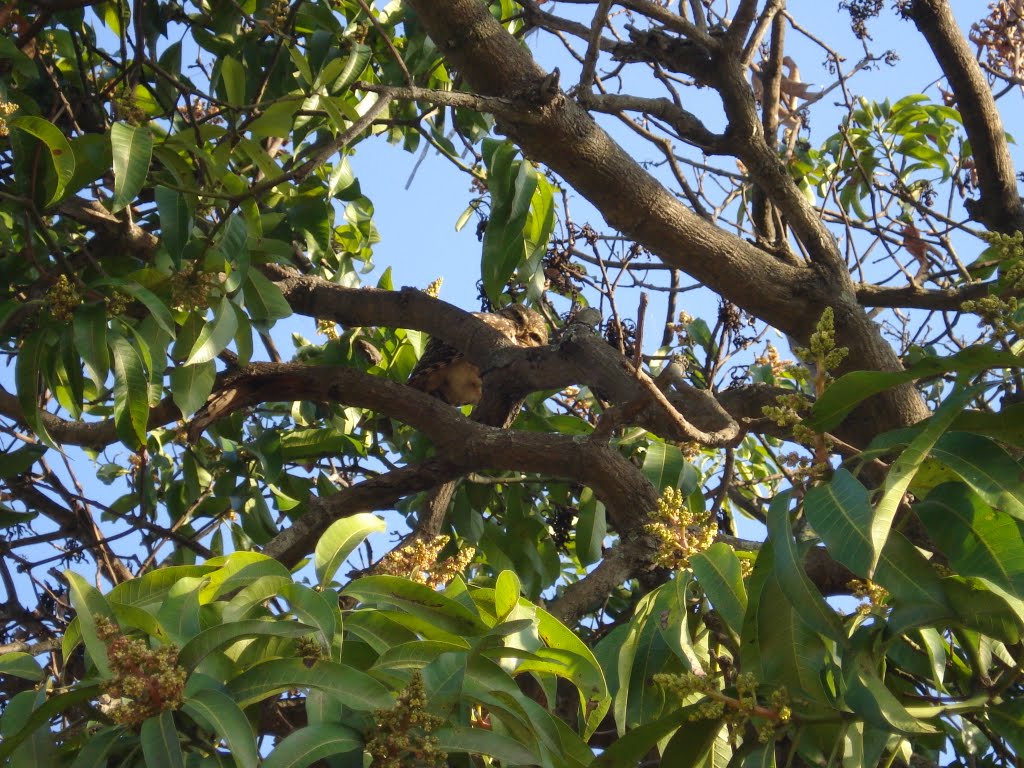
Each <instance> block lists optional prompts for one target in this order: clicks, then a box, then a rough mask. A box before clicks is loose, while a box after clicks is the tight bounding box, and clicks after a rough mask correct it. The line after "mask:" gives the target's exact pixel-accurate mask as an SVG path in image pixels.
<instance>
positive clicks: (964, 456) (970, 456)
mask: <svg viewBox="0 0 1024 768" xmlns="http://www.w3.org/2000/svg"><path fill="white" fill-rule="evenodd" d="M931 455H932V457H933V458H935V459H936V460H938V461H940V462H942V464H944V465H945V466H946V467H948V468H949V469H951V470H953V472H955V473H956V474H958V475H959V476H960V477H961V478H963V480H964V482H965V483H967V484H968V485H969V486H971V488H972V489H973V490H974V492H975V493H977V494H978V495H979V496H981V498H982V499H984V500H985V502H986V503H987V504H989V505H990V506H992V507H994V508H996V509H1000V510H1002V511H1003V512H1005V513H1007V514H1008V515H1011V516H1013V517H1015V518H1017V519H1018V520H1024V483H1022V482H1021V476H1022V472H1024V468H1022V467H1021V465H1020V464H1019V463H1018V462H1017V461H1015V460H1014V459H1013V458H1011V457H1010V455H1009V454H1007V453H1006V451H1004V450H1003V449H1002V448H1001V447H999V445H998V444H996V443H995V442H993V441H992V440H989V439H988V438H986V437H981V436H980V435H972V434H969V433H966V432H947V433H946V434H944V435H943V436H942V437H940V438H939V440H938V441H937V442H936V444H935V447H934V448H933V449H932V452H931Z"/></svg>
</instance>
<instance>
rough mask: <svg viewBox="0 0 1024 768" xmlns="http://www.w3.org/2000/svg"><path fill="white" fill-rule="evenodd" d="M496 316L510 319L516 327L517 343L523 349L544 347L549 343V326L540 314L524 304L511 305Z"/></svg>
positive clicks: (499, 311) (500, 310)
mask: <svg viewBox="0 0 1024 768" xmlns="http://www.w3.org/2000/svg"><path fill="white" fill-rule="evenodd" d="M495 314H498V315H501V316H502V317H505V318H508V319H509V320H511V321H512V323H513V325H514V327H515V342H516V344H518V345H519V346H521V347H543V346H544V345H545V344H547V343H548V324H547V322H545V320H544V316H543V315H541V314H540V312H535V311H534V310H532V309H530V308H529V307H524V306H523V305H522V304H509V305H508V306H507V307H502V308H501V309H499V310H498V311H497V312H496V313H495Z"/></svg>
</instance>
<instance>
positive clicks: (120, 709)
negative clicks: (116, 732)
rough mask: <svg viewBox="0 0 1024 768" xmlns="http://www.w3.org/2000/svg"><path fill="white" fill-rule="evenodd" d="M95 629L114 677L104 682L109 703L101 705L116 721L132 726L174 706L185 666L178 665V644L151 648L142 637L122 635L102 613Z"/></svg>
mask: <svg viewBox="0 0 1024 768" xmlns="http://www.w3.org/2000/svg"><path fill="white" fill-rule="evenodd" d="M96 632H97V634H98V635H99V638H100V640H102V641H103V642H104V643H105V644H106V646H107V661H108V662H109V664H110V671H111V673H112V675H113V677H112V678H111V679H110V680H108V681H106V682H105V683H104V684H103V690H104V692H105V694H106V696H107V698H108V700H109V701H110V702H112V703H111V704H109V705H108V706H106V707H105V708H104V711H105V712H106V714H107V715H108V716H109V717H110V719H111V720H113V721H114V722H115V723H119V724H121V725H130V726H135V725H139V724H140V723H142V722H143V721H144V720H148V719H149V718H150V717H153V716H155V715H158V714H160V713H161V712H164V711H166V710H173V709H177V708H178V707H179V706H181V702H182V700H183V698H184V694H185V678H186V677H187V674H186V672H185V670H184V669H183V668H182V667H180V666H178V648H177V646H174V645H162V646H160V647H159V648H150V647H149V645H147V643H146V642H145V641H144V640H138V639H135V640H133V639H129V638H127V637H125V636H124V635H123V634H122V633H121V630H120V628H119V627H118V626H117V625H116V624H115V623H114V622H112V621H110V620H109V619H107V618H106V617H103V616H97V617H96Z"/></svg>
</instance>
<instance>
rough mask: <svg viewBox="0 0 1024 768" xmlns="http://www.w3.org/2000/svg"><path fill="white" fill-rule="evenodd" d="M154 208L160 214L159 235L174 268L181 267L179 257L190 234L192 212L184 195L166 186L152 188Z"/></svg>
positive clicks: (183, 251)
mask: <svg viewBox="0 0 1024 768" xmlns="http://www.w3.org/2000/svg"><path fill="white" fill-rule="evenodd" d="M154 195H155V197H156V210H157V213H158V214H159V216H160V235H161V237H162V238H163V242H164V248H166V249H167V253H168V254H169V255H170V257H171V263H172V264H174V268H175V269H181V257H182V254H184V253H185V246H187V245H188V241H189V238H190V237H191V236H192V214H191V213H190V212H189V209H188V203H187V202H186V200H185V196H184V195H182V194H181V193H180V192H177V191H176V190H173V189H168V188H167V187H161V186H158V187H156V189H155V190H154Z"/></svg>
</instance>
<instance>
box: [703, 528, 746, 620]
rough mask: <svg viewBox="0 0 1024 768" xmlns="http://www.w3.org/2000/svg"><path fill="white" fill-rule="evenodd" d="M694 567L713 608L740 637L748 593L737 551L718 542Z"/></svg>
mask: <svg viewBox="0 0 1024 768" xmlns="http://www.w3.org/2000/svg"><path fill="white" fill-rule="evenodd" d="M690 567H691V568H692V569H693V572H694V574H695V575H696V577H697V581H698V582H700V586H701V588H702V589H703V590H704V594H705V595H707V596H708V599H709V600H710V601H711V605H713V606H714V607H715V610H716V611H718V614H719V615H720V616H721V617H722V620H723V621H724V622H725V624H726V626H728V627H729V629H731V630H732V631H733V633H734V634H735V635H736V636H737V637H739V634H740V631H741V629H742V628H743V617H744V615H745V614H746V612H747V590H746V587H744V586H743V572H742V569H741V568H740V559H739V558H738V557H736V552H735V551H734V550H733V548H732V547H730V546H729V545H728V544H725V543H723V542H718V543H717V544H712V545H711V546H710V547H708V548H707V549H706V550H705V551H704V552H701V553H699V554H697V555H694V556H693V557H692V558H690Z"/></svg>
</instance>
